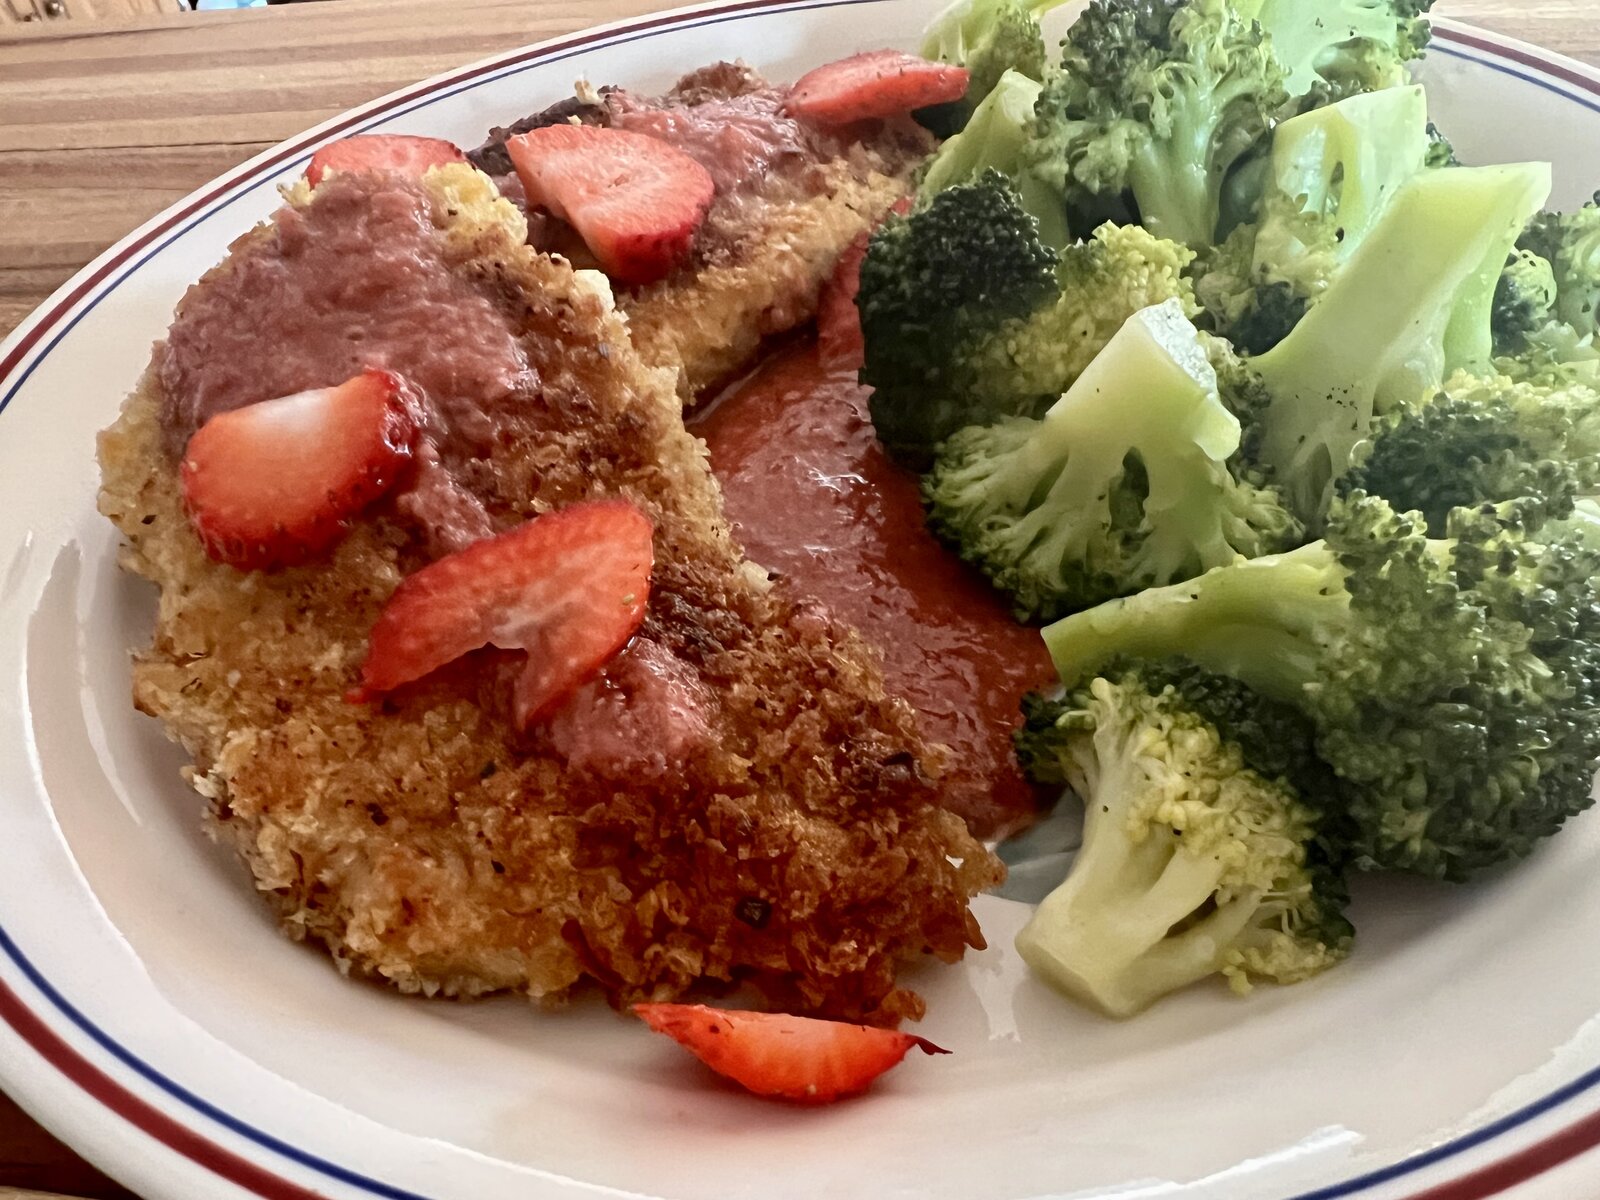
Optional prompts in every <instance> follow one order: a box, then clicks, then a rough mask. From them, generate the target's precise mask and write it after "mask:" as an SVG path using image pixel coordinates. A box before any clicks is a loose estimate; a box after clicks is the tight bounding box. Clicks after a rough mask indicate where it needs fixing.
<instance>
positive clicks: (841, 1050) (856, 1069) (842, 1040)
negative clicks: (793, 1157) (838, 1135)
mask: <svg viewBox="0 0 1600 1200" xmlns="http://www.w3.org/2000/svg"><path fill="white" fill-rule="evenodd" d="M633 1011H634V1012H635V1013H637V1014H638V1015H639V1017H640V1018H641V1019H642V1020H643V1021H644V1023H645V1024H646V1025H648V1026H650V1028H651V1029H654V1030H655V1031H656V1032H657V1033H664V1034H666V1035H667V1036H668V1037H670V1038H672V1039H673V1040H674V1041H676V1042H677V1043H678V1044H679V1045H681V1046H683V1047H685V1048H686V1049H687V1050H688V1051H689V1052H690V1053H691V1054H693V1055H694V1056H695V1057H696V1058H698V1059H699V1060H700V1061H701V1062H703V1063H705V1064H706V1066H708V1067H710V1068H711V1069H712V1070H713V1071H715V1072H717V1074H719V1075H726V1076H727V1077H728V1078H729V1079H732V1080H734V1081H735V1082H736V1083H739V1084H742V1085H743V1086H744V1087H746V1088H748V1089H749V1090H750V1091H752V1092H755V1093H756V1094H757V1095H759V1096H780V1097H782V1098H783V1099H785V1100H797V1101H799V1102H800V1103H802V1104H827V1103H829V1102H830V1101H833V1100H838V1099H840V1098H842V1097H844V1096H854V1095H856V1094H857V1093H859V1092H863V1091H865V1090H866V1089H867V1087H868V1085H870V1084H871V1083H872V1081H873V1080H874V1079H876V1078H877V1077H878V1076H879V1075H882V1074H883V1073H884V1072H885V1071H887V1070H888V1069H889V1068H890V1067H892V1066H894V1065H895V1064H896V1063H898V1062H899V1061H900V1060H901V1059H903V1058H904V1057H905V1056H906V1054H907V1052H909V1051H910V1049H911V1048H912V1047H913V1046H916V1047H918V1048H920V1049H921V1050H922V1052H923V1053H924V1054H948V1053H950V1052H949V1051H948V1050H944V1049H941V1048H940V1047H938V1046H935V1045H934V1044H933V1043H932V1042H930V1041H928V1039H927V1038H920V1037H917V1036H915V1035H914V1034H909V1033H901V1032H899V1031H898V1030H894V1029H874V1028H873V1027H872V1026H870V1025H851V1024H848V1023H846V1022H844V1021H822V1020H818V1019H817V1018H815V1017H795V1016H790V1015H789V1014H788V1013H758V1012H731V1011H729V1010H727V1009H721V1008H710V1007H707V1006H706V1005H704V1004H635V1005H634V1006H633Z"/></svg>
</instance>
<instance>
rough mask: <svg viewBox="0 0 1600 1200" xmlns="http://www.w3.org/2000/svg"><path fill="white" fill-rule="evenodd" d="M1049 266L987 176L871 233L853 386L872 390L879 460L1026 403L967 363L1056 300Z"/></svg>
mask: <svg viewBox="0 0 1600 1200" xmlns="http://www.w3.org/2000/svg"><path fill="white" fill-rule="evenodd" d="M1055 268H1056V255H1055V254H1053V253H1051V251H1050V249H1049V248H1048V247H1047V246H1045V245H1044V244H1043V243H1042V242H1041V241H1040V240H1039V234H1038V225H1037V223H1036V222H1035V221H1034V220H1033V219H1032V218H1031V217H1029V216H1028V215H1027V213H1025V212H1023V210H1022V207H1021V205H1020V204H1019V203H1018V201H1017V196H1016V193H1015V192H1014V191H1013V190H1012V189H1011V187H1010V186H1009V185H1008V184H1007V183H1006V182H1005V180H1004V178H1003V177H1001V176H1000V175H999V174H998V173H996V172H992V171H991V172H988V173H986V174H985V175H984V176H983V178H981V179H980V180H979V181H978V182H977V183H975V184H972V185H970V186H964V187H954V188H951V189H949V190H947V191H944V192H941V193H940V194H939V195H937V196H935V197H934V198H933V200H932V202H931V203H930V204H929V205H928V206H927V208H925V209H923V210H922V211H920V212H917V213H915V214H914V215H912V216H910V217H905V218H900V217H891V218H890V219H889V220H888V221H886V222H885V223H884V224H883V226H882V227H881V228H880V229H879V230H878V231H877V233H875V234H874V235H873V237H872V240H871V242H870V243H869V245H868V249H867V256H866V259H865V260H864V261H863V262H862V264H861V289H860V292H859V293H858V295H857V298H856V306H857V308H858V309H859V311H860V313H861V332H862V335H863V337H864V339H865V343H866V350H865V355H866V357H865V363H864V365H863V366H862V368H861V379H862V382H864V383H867V384H870V385H871V386H873V387H874V388H875V389H876V390H875V391H874V393H873V397H872V401H871V404H872V419H873V423H874V425H875V426H876V427H877V431H878V436H879V438H880V439H881V440H882V441H883V443H884V444H885V445H886V446H887V447H888V448H889V449H890V450H891V451H896V452H899V453H901V454H902V455H904V456H907V457H915V456H916V455H918V454H926V453H927V451H928V450H929V449H931V447H932V446H934V445H936V444H937V443H938V442H941V441H943V440H944V438H945V437H947V436H948V435H949V434H951V433H953V432H955V430H957V429H959V428H961V427H962V426H963V425H970V424H973V423H975V422H980V421H985V420H992V419H994V418H995V417H998V416H1003V415H1006V414H1008V413H1017V412H1026V411H1028V410H1029V409H1030V408H1031V407H1033V406H1034V405H1035V404H1036V403H1037V399H1038V398H1037V397H1030V396H1019V395H1016V394H1014V393H1012V392H1009V391H1008V389H1007V387H1006V383H1007V381H1005V380H993V379H988V378H986V377H985V376H984V374H983V372H982V371H981V370H979V369H978V366H977V360H978V358H979V355H980V352H981V350H982V348H983V347H984V345H985V344H986V343H987V342H989V341H992V340H993V339H995V338H997V337H998V336H999V331H1000V330H1001V329H1002V328H1003V327H1004V326H1005V325H1006V324H1007V323H1008V322H1009V321H1011V320H1014V319H1017V318H1021V317H1024V316H1026V315H1027V314H1029V313H1030V312H1032V311H1033V310H1034V309H1036V308H1039V307H1041V306H1043V305H1045V304H1047V303H1048V302H1049V301H1050V300H1051V299H1052V298H1053V297H1054V296H1055V295H1056V292H1057V284H1056V277H1055Z"/></svg>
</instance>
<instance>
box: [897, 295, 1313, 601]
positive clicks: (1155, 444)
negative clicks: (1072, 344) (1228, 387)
mask: <svg viewBox="0 0 1600 1200" xmlns="http://www.w3.org/2000/svg"><path fill="white" fill-rule="evenodd" d="M1238 445H1239V422H1238V419H1237V418H1236V417H1234V415H1233V414H1232V413H1230V412H1229V411H1228V410H1227V409H1226V408H1225V407H1224V406H1223V404H1222V402H1221V400H1220V399H1219V397H1218V394H1217V381H1216V374H1215V371H1214V370H1213V368H1212V366H1211V363H1210V361H1209V359H1208V358H1207V353H1206V349H1205V347H1204V346H1203V345H1202V344H1201V341H1200V335H1199V333H1198V332H1197V331H1196V330H1195V328H1194V326H1193V325H1192V324H1190V323H1189V321H1188V319H1187V318H1186V317H1185V315H1184V312H1183V307H1182V305H1181V303H1180V302H1179V301H1177V300H1169V301H1167V302H1166V303H1165V304H1163V305H1160V306H1157V307H1154V308H1148V309H1145V310H1144V311H1142V312H1139V313H1137V314H1135V315H1134V316H1133V317H1132V318H1131V319H1129V320H1128V321H1127V323H1126V324H1124V325H1123V327H1122V328H1121V330H1120V331H1118V332H1117V334H1116V335H1115V336H1114V337H1112V338H1111V340H1110V342H1109V343H1108V344H1107V345H1106V347H1105V349H1104V350H1102V351H1101V352H1100V354H1099V355H1098V356H1096V357H1095V359H1094V361H1093V362H1092V363H1090V364H1089V366H1088V368H1087V369H1086V370H1085V371H1084V372H1083V374H1082V375H1081V376H1080V377H1079V379H1078V381H1077V382H1076V383H1075V384H1073V386H1072V388H1071V390H1070V391H1068V392H1067V394H1066V395H1065V396H1063V397H1062V398H1061V399H1060V400H1059V401H1058V402H1057V403H1056V404H1055V405H1053V406H1052V407H1051V408H1050V410H1049V411H1048V412H1047V413H1045V415H1044V416H1043V418H1041V419H1038V420H1033V419H1030V418H1026V417H1013V418H1008V419H1006V420H1003V421H1000V422H998V423H996V424H994V425H990V426H982V427H972V428H968V429H964V430H961V431H960V432H958V433H956V434H955V435H954V436H953V437H952V438H951V439H950V440H949V441H948V442H947V443H945V445H944V446H943V447H942V449H941V450H940V452H939V456H938V459H937V461H936V463H935V465H934V469H933V471H932V473H931V474H930V475H929V476H928V478H927V479H926V480H925V482H924V492H923V494H924V498H925V499H926V500H927V502H928V522H929V525H930V526H931V527H932V528H933V530H934V532H935V533H937V534H939V535H940V536H941V537H943V538H944V539H945V540H947V541H948V542H950V543H951V544H952V545H954V546H955V547H956V548H957V549H958V550H959V551H960V552H961V554H962V556H963V557H964V558H966V559H967V560H968V561H969V562H971V563H972V564H973V565H975V566H976V567H978V568H979V569H980V570H981V571H983V572H984V573H985V574H986V575H988V576H989V578H990V579H991V580H993V581H994V583H995V585H996V586H997V587H999V588H1000V589H1001V590H1002V591H1004V592H1005V593H1006V594H1007V595H1009V596H1010V597H1011V599H1012V601H1013V603H1014V605H1015V607H1016V610H1017V614H1018V616H1019V617H1020V618H1021V619H1023V620H1036V619H1044V620H1049V619H1052V618H1054V617H1058V616H1060V615H1061V614H1063V613H1066V612H1071V611H1073V610H1074V609H1078V608H1082V607H1085V606H1086V605H1089V604H1094V603H1097V602H1099V601H1100V600H1104V599H1106V598H1108V597H1110V596H1119V595H1125V594H1127V593H1129V592H1132V591H1137V590H1139V589H1140V588H1145V587H1151V586H1156V585H1160V584H1164V583H1170V582H1172V581H1173V580H1176V579H1186V578H1188V577H1190V576H1192V575H1197V574H1199V573H1200V572H1202V571H1205V570H1207V569H1208V568H1210V567H1213V566H1218V565H1220V564H1222V563H1227V562H1231V561H1233V559H1234V558H1235V557H1237V556H1238V555H1240V554H1244V555H1250V556H1253V555H1258V554H1265V553H1270V552H1271V551H1273V550H1275V549H1280V548H1282V547H1283V546H1285V545H1287V544H1291V543H1292V542H1293V540H1295V539H1296V538H1298V536H1299V535H1300V533H1301V532H1302V531H1301V528H1300V526H1299V525H1298V524H1297V523H1296V522H1295V521H1294V520H1293V518H1291V517H1290V516H1289V515H1288V513H1287V512H1286V511H1285V510H1284V508H1283V506H1282V504H1281V503H1279V500H1278V498H1277V496H1276V495H1275V494H1274V493H1272V492H1270V491H1266V490H1263V489H1260V488H1256V487H1254V486H1252V485H1250V484H1248V483H1245V482H1242V481H1240V480H1238V479H1235V478H1234V477H1233V476H1232V475H1231V474H1230V473H1229V471H1228V467H1227V460H1228V459H1229V457H1230V456H1232V454H1233V453H1234V451H1235V450H1236V449H1237V448H1238Z"/></svg>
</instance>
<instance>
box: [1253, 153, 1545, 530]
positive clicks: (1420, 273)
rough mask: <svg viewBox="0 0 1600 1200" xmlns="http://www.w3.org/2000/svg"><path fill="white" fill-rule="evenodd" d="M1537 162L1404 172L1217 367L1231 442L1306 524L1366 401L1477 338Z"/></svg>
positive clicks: (1393, 395)
mask: <svg viewBox="0 0 1600 1200" xmlns="http://www.w3.org/2000/svg"><path fill="white" fill-rule="evenodd" d="M1549 187H1550V171H1549V168H1548V166H1546V165H1544V164H1525V165H1520V166H1507V167H1478V168H1467V167H1462V168H1458V169H1456V170H1452V171H1427V172H1423V173H1422V174H1419V175H1417V176H1415V177H1414V178H1412V179H1411V180H1410V181H1408V182H1407V183H1406V184H1405V185H1404V186H1403V187H1401V188H1400V190H1399V191H1398V192H1397V193H1396V195H1395V196H1394V197H1393V199H1391V200H1390V201H1389V202H1388V204H1387V205H1386V206H1385V207H1384V208H1383V210H1382V212H1381V213H1380V214H1379V217H1378V220H1377V222H1376V224H1375V225H1374V226H1373V227H1372V229H1371V231H1370V232H1369V233H1368V234H1367V236H1366V238H1365V239H1363V241H1362V243H1361V245H1360V246H1359V247H1358V248H1357V249H1356V251H1355V253H1354V254H1353V255H1351V257H1350V260H1349V261H1348V262H1347V263H1346V264H1345V265H1344V266H1343V268H1342V269H1340V271H1339V272H1338V274H1337V275H1336V276H1335V278H1334V281H1333V283H1332V284H1331V285H1330V286H1329V287H1328V289H1327V291H1326V292H1325V293H1323V295H1322V297H1321V298H1320V299H1318V300H1317V301H1316V302H1315V303H1314V304H1312V305H1311V308H1310V310H1309V311H1308V312H1307V314H1306V316H1305V318H1304V319H1303V320H1301V322H1300V323H1299V324H1298V325H1297V326H1295V328H1294V331H1293V332H1292V333H1291V334H1290V335H1289V336H1288V337H1287V338H1285V339H1284V340H1283V342H1281V343H1280V344H1279V345H1278V346H1277V347H1275V348H1274V349H1273V350H1271V351H1270V352H1269V353H1266V354H1263V355H1260V356H1259V357H1256V358H1254V359H1251V360H1249V363H1248V364H1247V367H1246V368H1244V369H1241V370H1238V371H1233V372H1229V373H1228V374H1227V377H1226V391H1227V398H1228V400H1229V402H1230V404H1231V405H1232V406H1233V407H1234V409H1235V411H1237V412H1240V413H1241V414H1242V415H1243V416H1244V417H1245V419H1246V421H1247V423H1248V425H1249V427H1250V428H1249V431H1248V435H1247V437H1246V440H1245V446H1244V452H1245V456H1246V458H1247V459H1248V460H1250V462H1252V463H1253V464H1254V465H1256V466H1257V467H1259V468H1261V469H1262V470H1263V471H1265V472H1267V473H1268V474H1269V476H1270V478H1273V479H1276V480H1277V481H1278V482H1279V483H1280V485H1281V486H1282V487H1283V489H1284V491H1285V493H1286V494H1287V496H1288V497H1289V500H1290V503H1291V507H1292V509H1293V511H1294V512H1295V514H1296V515H1297V516H1298V517H1299V518H1300V519H1301V520H1303V521H1304V522H1306V524H1307V525H1308V526H1309V527H1310V528H1313V529H1315V528H1317V527H1318V526H1319V525H1320V522H1321V520H1322V518H1323V515H1324V514H1325V513H1326V511H1327V506H1328V502H1329V501H1330V499H1331V498H1332V494H1333V487H1334V483H1335V481H1336V480H1337V479H1338V478H1339V477H1340V476H1341V475H1343V474H1344V472H1345V471H1346V470H1347V469H1348V467H1349V465H1350V460H1351V453H1352V451H1353V450H1354V449H1355V447H1356V446H1357V444H1359V443H1360V442H1361V441H1362V440H1363V439H1365V438H1366V437H1367V435H1368V433H1369V430H1370V427H1371V421H1372V416H1373V414H1374V412H1387V411H1392V410H1395V409H1403V408H1409V407H1414V406H1416V405H1417V404H1419V403H1420V402H1421V401H1422V400H1423V399H1424V398H1425V397H1426V396H1428V395H1430V394H1431V393H1432V392H1433V391H1434V390H1436V389H1437V388H1438V386H1439V384H1440V382H1441V381H1442V379H1443V378H1444V375H1445V373H1446V370H1447V369H1448V368H1451V367H1453V366H1457V365H1461V366H1466V365H1475V363H1472V362H1471V361H1470V360H1469V361H1467V362H1462V361H1460V360H1459V358H1457V355H1459V354H1460V353H1462V352H1463V351H1470V350H1471V349H1472V348H1474V347H1475V345H1476V342H1477V340H1478V333H1479V331H1480V329H1481V336H1482V340H1483V342H1484V343H1485V344H1487V342H1488V341H1489V336H1490V335H1489V310H1490V305H1491V302H1492V299H1493V294H1494V286H1495V283H1496V281H1497V279H1498V272H1499V269H1500V266H1501V264H1502V263H1504V261H1505V257H1506V253H1507V249H1508V247H1509V240H1510V238H1512V237H1514V236H1515V234H1516V231H1517V230H1518V229H1520V228H1521V227H1522V225H1523V224H1524V222H1525V221H1526V219H1527V216H1526V215H1527V214H1528V213H1529V212H1532V211H1536V210H1537V209H1538V207H1539V205H1540V204H1541V203H1542V202H1543V197H1544V196H1546V195H1547V194H1548V192H1549Z"/></svg>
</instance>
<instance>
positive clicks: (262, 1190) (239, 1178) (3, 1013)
mask: <svg viewBox="0 0 1600 1200" xmlns="http://www.w3.org/2000/svg"><path fill="white" fill-rule="evenodd" d="M0 1020H4V1021H5V1023H6V1024H7V1025H10V1026H11V1028H12V1029H14V1030H16V1031H17V1033H18V1034H20V1035H21V1037H22V1039H23V1041H25V1042H27V1043H28V1045H30V1046H32V1047H33V1048H34V1049H35V1050H37V1051H38V1052H39V1055H40V1056H41V1057H42V1058H43V1059H44V1060H45V1061H46V1062H48V1063H49V1064H50V1065H51V1066H53V1067H55V1068H56V1070H58V1071H60V1072H61V1073H62V1074H63V1075H65V1076H66V1077H67V1078H68V1079H70V1080H72V1082H73V1083H75V1084H77V1085H78V1086H79V1087H81V1088H82V1089H83V1090H84V1091H86V1092H88V1093H89V1095H91V1096H93V1097H94V1098H95V1099H96V1100H98V1101H100V1103H101V1104H103V1105H105V1106H106V1107H107V1108H109V1109H110V1110H111V1111H112V1112H114V1113H116V1114H117V1115H118V1116H120V1117H122V1118H123V1119H124V1120H125V1121H128V1122H129V1123H130V1124H132V1125H134V1126H135V1127H137V1128H138V1129H140V1130H142V1131H143V1132H145V1133H147V1134H149V1135H150V1136H151V1137H153V1138H155V1139H156V1140H157V1141H158V1142H161V1143H162V1144H163V1145H165V1146H168V1147H170V1148H171V1149H173V1150H176V1151H177V1152H178V1153H179V1154H182V1155H183V1156H184V1157H186V1158H189V1159H192V1160H193V1161H194V1162H196V1163H198V1164H199V1165H200V1166H202V1167H205V1168H206V1169H207V1170H209V1171H211V1172H213V1173H214V1174H217V1175H220V1176H222V1178H224V1179H226V1180H228V1181H229V1182H230V1183H236V1184H238V1185H239V1186H240V1187H242V1188H244V1189H245V1190H246V1191H249V1192H253V1193H255V1194H256V1195H257V1196H261V1197H264V1200H326V1198H325V1197H323V1196H322V1195H321V1194H319V1193H317V1192H309V1191H307V1190H306V1189H305V1188H303V1187H300V1186H298V1185H297V1184H293V1183H289V1182H288V1181H287V1180H284V1179H281V1178H279V1177H278V1176H276V1175H274V1174H272V1173H271V1172H269V1171H266V1170H264V1169H262V1168H261V1167H258V1166H256V1165H255V1164H254V1163H251V1162H247V1161H245V1160H244V1159H242V1158H240V1157H239V1156H238V1155H237V1154H234V1153H232V1152H231V1151H228V1150H224V1149H223V1148H222V1147H221V1146H218V1145H216V1144H214V1143H212V1142H209V1141H207V1140H206V1139H205V1138H203V1137H201V1136H200V1135H199V1134H198V1133H195V1132H194V1130H192V1129H189V1128H188V1127H187V1126H185V1125H181V1124H179V1123H178V1122H177V1121H175V1120H173V1119H172V1118H171V1117H169V1116H167V1114H166V1113H164V1112H162V1111H161V1110H160V1109H157V1108H154V1107H152V1106H151V1105H149V1104H147V1103H146V1102H145V1101H143V1100H141V1099H139V1097H137V1096H135V1095H134V1094H133V1093H132V1092H130V1091H128V1090H127V1089H126V1088H124V1087H123V1086H122V1085H121V1084H119V1083H117V1082H116V1080H114V1079H112V1078H111V1077H110V1076H109V1075H106V1074H105V1073H104V1072H102V1071H101V1070H100V1069H99V1068H97V1067H95V1066H93V1065H92V1064H91V1063H90V1062H89V1061H88V1060H87V1059H85V1058H84V1057H83V1056H82V1055H80V1054H79V1053H78V1052H77V1051H76V1050H74V1049H73V1048H72V1047H71V1046H69V1045H67V1043H66V1042H65V1041H63V1040H62V1039H61V1038H60V1037H59V1036H58V1035H57V1034H56V1033H55V1031H54V1030H52V1029H51V1028H50V1027H49V1026H48V1025H46V1024H45V1023H44V1022H43V1021H42V1020H40V1019H39V1018H38V1017H36V1016H35V1015H34V1014H33V1011H32V1010H31V1009H30V1008H28V1006H27V1005H25V1004H24V1003H23V1002H22V999H21V997H19V996H18V995H17V994H16V993H15V992H14V991H12V990H11V989H10V988H9V987H8V986H6V984H5V982H4V981H3V980H0Z"/></svg>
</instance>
